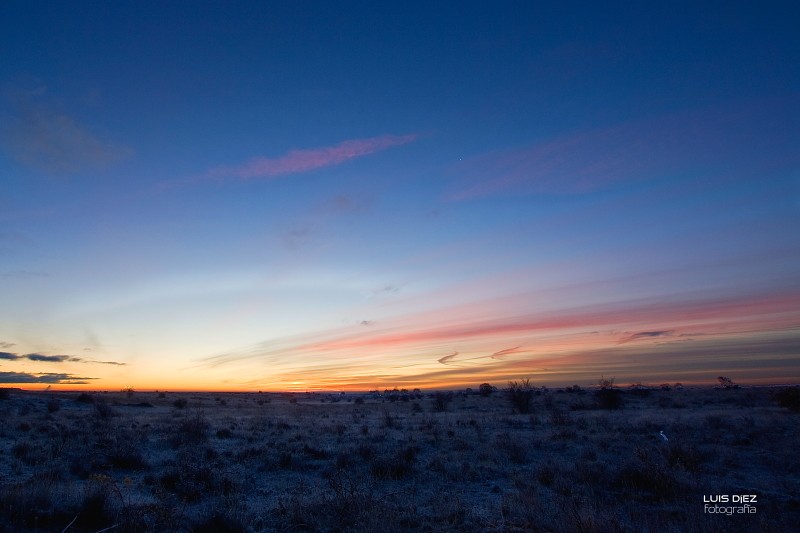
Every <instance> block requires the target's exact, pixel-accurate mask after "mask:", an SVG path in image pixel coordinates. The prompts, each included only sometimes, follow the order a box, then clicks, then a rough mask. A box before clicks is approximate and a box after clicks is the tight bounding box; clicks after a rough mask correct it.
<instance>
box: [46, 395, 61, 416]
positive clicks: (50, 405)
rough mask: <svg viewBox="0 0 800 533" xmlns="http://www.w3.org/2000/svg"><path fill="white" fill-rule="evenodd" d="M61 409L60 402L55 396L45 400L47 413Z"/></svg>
mask: <svg viewBox="0 0 800 533" xmlns="http://www.w3.org/2000/svg"><path fill="white" fill-rule="evenodd" d="M59 409H61V402H59V401H58V400H56V399H55V398H50V399H49V400H47V412H48V413H55V412H56V411H58V410H59Z"/></svg>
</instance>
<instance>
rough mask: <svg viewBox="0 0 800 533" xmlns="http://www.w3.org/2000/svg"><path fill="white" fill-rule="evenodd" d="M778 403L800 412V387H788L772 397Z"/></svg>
mask: <svg viewBox="0 0 800 533" xmlns="http://www.w3.org/2000/svg"><path fill="white" fill-rule="evenodd" d="M772 398H773V400H775V401H776V402H778V405H780V406H781V407H785V408H786V409H789V410H791V411H794V412H795V413H800V387H786V388H785V389H781V390H779V391H778V392H776V393H775V395H774V396H773V397H772Z"/></svg>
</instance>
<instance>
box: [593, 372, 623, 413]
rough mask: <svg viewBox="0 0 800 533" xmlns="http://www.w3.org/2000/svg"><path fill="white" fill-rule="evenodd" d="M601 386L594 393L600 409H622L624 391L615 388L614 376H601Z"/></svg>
mask: <svg viewBox="0 0 800 533" xmlns="http://www.w3.org/2000/svg"><path fill="white" fill-rule="evenodd" d="M598 385H599V386H600V388H599V389H597V390H596V391H595V393H594V395H595V396H594V397H595V400H597V407H598V408H600V409H622V404H623V401H622V391H620V390H619V389H615V388H614V378H611V379H606V378H605V377H601V378H600V382H599V383H598Z"/></svg>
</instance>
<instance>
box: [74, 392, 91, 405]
mask: <svg viewBox="0 0 800 533" xmlns="http://www.w3.org/2000/svg"><path fill="white" fill-rule="evenodd" d="M75 401H76V402H79V403H94V397H93V396H92V395H91V394H88V393H85V392H82V393H80V394H78V397H77V398H75Z"/></svg>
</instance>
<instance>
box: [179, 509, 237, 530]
mask: <svg viewBox="0 0 800 533" xmlns="http://www.w3.org/2000/svg"><path fill="white" fill-rule="evenodd" d="M246 532H247V528H246V527H245V526H244V524H242V523H241V522H240V521H239V520H237V519H236V518H234V517H232V516H229V515H227V514H222V513H220V512H219V511H214V513H213V514H212V515H211V516H209V517H208V518H205V519H203V520H201V521H200V522H197V523H196V524H195V525H194V526H193V527H192V533H246Z"/></svg>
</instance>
